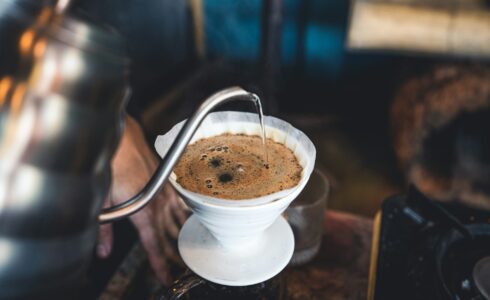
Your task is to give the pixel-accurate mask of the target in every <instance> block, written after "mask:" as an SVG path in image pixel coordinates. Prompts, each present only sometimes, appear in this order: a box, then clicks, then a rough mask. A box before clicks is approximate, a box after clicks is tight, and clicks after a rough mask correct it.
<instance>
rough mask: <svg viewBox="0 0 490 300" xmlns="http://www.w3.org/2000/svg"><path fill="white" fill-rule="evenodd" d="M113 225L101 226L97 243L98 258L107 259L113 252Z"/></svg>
mask: <svg viewBox="0 0 490 300" xmlns="http://www.w3.org/2000/svg"><path fill="white" fill-rule="evenodd" d="M112 242H113V236H112V224H104V225H100V226H99V238H98V241H97V248H96V252H97V256H98V257H100V258H107V257H108V256H109V255H110V254H111V252H112Z"/></svg>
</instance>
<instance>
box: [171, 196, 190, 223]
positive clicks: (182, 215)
mask: <svg viewBox="0 0 490 300" xmlns="http://www.w3.org/2000/svg"><path fill="white" fill-rule="evenodd" d="M172 200H173V201H172V206H173V207H174V209H173V213H174V215H175V217H176V218H177V220H178V221H179V223H180V225H181V226H182V225H184V223H185V221H187V219H188V218H189V216H190V215H191V212H190V210H189V208H188V207H187V205H186V204H185V203H184V200H182V198H180V197H179V196H176V197H175V198H174V199H172Z"/></svg>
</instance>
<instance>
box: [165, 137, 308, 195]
mask: <svg viewBox="0 0 490 300" xmlns="http://www.w3.org/2000/svg"><path fill="white" fill-rule="evenodd" d="M266 145H267V153H268V161H267V162H266V161H265V159H264V157H265V153H264V147H263V144H262V139H261V137H259V136H256V135H243V134H222V135H218V136H214V137H210V138H205V139H201V140H198V141H196V142H194V143H193V144H191V145H189V146H188V147H187V148H186V150H185V151H184V154H183V155H182V157H181V159H180V161H179V163H178V164H177V166H176V167H175V169H174V172H175V174H176V175H177V182H178V183H179V184H180V185H181V186H182V187H184V188H185V189H187V190H189V191H192V192H195V193H199V194H204V195H208V196H212V197H217V198H222V199H229V200H241V199H252V198H257V197H261V196H265V195H269V194H272V193H275V192H278V191H281V190H284V189H289V188H292V187H294V186H296V185H297V184H298V183H299V181H300V179H301V173H302V171H303V169H302V167H301V165H300V164H299V163H298V159H297V158H296V156H295V155H294V153H293V152H292V151H291V150H290V149H289V148H287V147H286V146H284V145H283V144H280V143H276V142H274V141H272V140H271V139H267V142H266Z"/></svg>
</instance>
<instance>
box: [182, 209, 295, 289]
mask: <svg viewBox="0 0 490 300" xmlns="http://www.w3.org/2000/svg"><path fill="white" fill-rule="evenodd" d="M259 241H260V242H259V243H254V244H253V245H249V246H248V247H247V246H246V245H244V246H243V247H233V248H229V247H225V246H223V245H222V244H221V243H220V242H219V241H218V240H217V239H216V238H215V237H214V236H213V235H212V234H211V233H210V232H209V231H208V229H207V228H206V227H204V226H203V225H202V224H201V223H200V222H199V219H198V218H197V217H196V216H191V217H190V218H189V219H188V220H187V222H186V223H185V224H184V226H183V228H182V230H181V232H180V235H179V243H178V246H179V252H180V255H181V256H182V259H183V260H184V262H185V264H186V265H187V266H188V267H189V268H190V269H191V270H192V271H193V272H194V273H196V274H197V275H199V276H201V277H203V278H204V279H206V280H209V281H211V282H214V283H218V284H221V285H227V286H246V285H252V284H256V283H260V282H263V281H266V280H268V279H270V278H272V277H274V276H276V275H277V274H278V273H279V272H281V271H282V270H283V269H284V268H285V267H286V266H287V264H288V263H289V260H290V259H291V257H292V255H293V251H294V235H293V231H292V230H291V227H290V226H289V224H288V223H287V221H286V220H285V219H284V218H283V217H282V216H281V217H279V218H277V220H276V221H275V222H274V223H273V224H272V225H271V226H270V227H268V228H267V229H266V230H265V231H264V232H263V234H262V236H261V237H260V239H259Z"/></svg>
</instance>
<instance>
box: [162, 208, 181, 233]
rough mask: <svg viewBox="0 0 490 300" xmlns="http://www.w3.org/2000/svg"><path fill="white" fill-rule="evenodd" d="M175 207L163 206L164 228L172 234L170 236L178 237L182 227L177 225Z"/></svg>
mask: <svg viewBox="0 0 490 300" xmlns="http://www.w3.org/2000/svg"><path fill="white" fill-rule="evenodd" d="M172 210H173V208H172V207H171V206H170V205H165V206H164V207H163V220H162V222H163V228H164V229H165V231H166V232H167V233H168V234H169V235H170V237H172V238H174V239H177V237H178V236H179V231H180V228H179V226H177V224H176V222H175V220H174V216H173V213H172Z"/></svg>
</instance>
